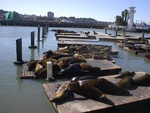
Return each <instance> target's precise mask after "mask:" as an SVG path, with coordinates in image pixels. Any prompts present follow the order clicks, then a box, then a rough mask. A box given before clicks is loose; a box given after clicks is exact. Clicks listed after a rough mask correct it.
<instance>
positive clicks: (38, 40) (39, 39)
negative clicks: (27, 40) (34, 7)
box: [38, 25, 41, 41]
mask: <svg viewBox="0 0 150 113" xmlns="http://www.w3.org/2000/svg"><path fill="white" fill-rule="evenodd" d="M38 41H41V40H40V26H39V25H38Z"/></svg>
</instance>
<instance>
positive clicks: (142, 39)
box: [141, 32, 145, 41]
mask: <svg viewBox="0 0 150 113" xmlns="http://www.w3.org/2000/svg"><path fill="white" fill-rule="evenodd" d="M144 34H145V32H142V38H141V41H144Z"/></svg>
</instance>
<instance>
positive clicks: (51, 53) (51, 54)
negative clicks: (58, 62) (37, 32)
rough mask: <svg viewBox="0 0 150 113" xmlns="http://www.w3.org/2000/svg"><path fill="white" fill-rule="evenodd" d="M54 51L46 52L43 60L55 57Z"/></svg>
mask: <svg viewBox="0 0 150 113" xmlns="http://www.w3.org/2000/svg"><path fill="white" fill-rule="evenodd" d="M53 54H54V53H53V51H52V50H48V51H46V52H44V53H43V59H47V58H50V57H51V56H53Z"/></svg>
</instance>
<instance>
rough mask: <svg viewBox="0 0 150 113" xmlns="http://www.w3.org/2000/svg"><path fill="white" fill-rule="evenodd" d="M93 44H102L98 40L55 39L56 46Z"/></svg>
mask: <svg viewBox="0 0 150 113" xmlns="http://www.w3.org/2000/svg"><path fill="white" fill-rule="evenodd" d="M83 44H84V45H95V46H99V45H102V44H101V43H99V42H91V41H89V42H87V41H82V42H77V41H76V42H75V41H65V40H64V41H57V45H58V47H65V46H70V45H83Z"/></svg>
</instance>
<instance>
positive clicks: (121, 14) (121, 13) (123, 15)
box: [121, 11, 125, 21]
mask: <svg viewBox="0 0 150 113" xmlns="http://www.w3.org/2000/svg"><path fill="white" fill-rule="evenodd" d="M121 15H122V19H123V21H124V17H125V16H124V11H122V13H121Z"/></svg>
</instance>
